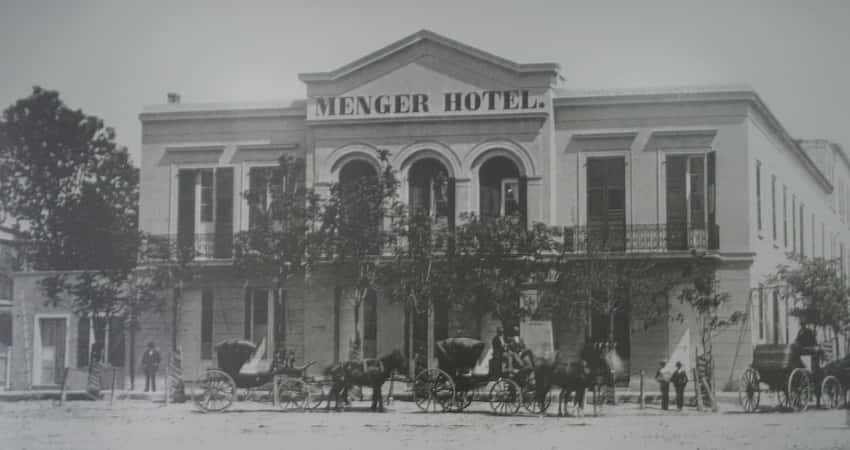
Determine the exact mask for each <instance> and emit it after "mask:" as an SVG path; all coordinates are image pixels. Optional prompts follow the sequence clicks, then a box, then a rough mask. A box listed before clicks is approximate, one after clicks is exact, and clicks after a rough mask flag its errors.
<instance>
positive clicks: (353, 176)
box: [339, 159, 378, 185]
mask: <svg viewBox="0 0 850 450" xmlns="http://www.w3.org/2000/svg"><path fill="white" fill-rule="evenodd" d="M377 176H378V171H377V170H375V167H374V166H372V165H371V164H369V163H368V162H366V161H363V160H360V159H355V160H353V161H349V162H347V163H345V165H344V166H342V169H340V170H339V182H340V184H343V185H346V184H350V183H353V182H355V181H357V180H359V179H360V178H365V177H377Z"/></svg>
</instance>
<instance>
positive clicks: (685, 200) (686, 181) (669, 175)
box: [665, 153, 716, 250]
mask: <svg viewBox="0 0 850 450" xmlns="http://www.w3.org/2000/svg"><path fill="white" fill-rule="evenodd" d="M710 155H713V153H712V154H710ZM709 162H711V160H710V161H709ZM665 166H666V179H667V181H666V188H667V193H666V194H667V248H668V249H670V250H686V249H688V248H690V247H692V244H695V243H693V242H691V241H690V239H689V237H691V236H692V235H693V237H694V238H695V239H697V236H698V235H700V237H699V238H698V240H699V242H703V239H704V237H705V233H706V229H707V228H708V224H709V223H711V224H713V220H714V210H713V209H712V206H713V200H714V198H713V195H711V197H710V198H709V200H710V201H709V202H708V206H709V207H708V208H707V207H706V206H707V205H706V192H707V191H708V192H712V190H711V189H712V188H713V185H710V186H707V185H708V184H709V181H710V179H711V178H712V177H713V176H712V174H711V173H710V172H707V166H711V169H710V170H713V164H706V157H705V155H698V156H692V155H668V156H667V159H666V163H665ZM710 240H712V244H716V242H713V241H714V240H715V239H714V238H711V239H710Z"/></svg>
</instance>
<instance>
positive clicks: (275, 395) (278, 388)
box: [272, 375, 280, 408]
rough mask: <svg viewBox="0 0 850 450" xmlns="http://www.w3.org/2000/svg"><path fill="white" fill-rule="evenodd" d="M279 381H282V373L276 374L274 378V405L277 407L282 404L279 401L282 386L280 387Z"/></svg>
mask: <svg viewBox="0 0 850 450" xmlns="http://www.w3.org/2000/svg"><path fill="white" fill-rule="evenodd" d="M278 383H280V375H275V376H274V379H273V380H272V405H274V407H275V408H277V407H278V406H279V405H280V404H279V402H278V399H277V396H278V395H279V393H280V387H278Z"/></svg>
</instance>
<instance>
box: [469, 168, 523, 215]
mask: <svg viewBox="0 0 850 450" xmlns="http://www.w3.org/2000/svg"><path fill="white" fill-rule="evenodd" d="M478 180H479V185H480V204H479V214H480V215H481V217H501V216H509V215H512V214H519V215H521V216H522V217H525V214H526V211H525V205H526V198H525V196H526V193H525V178H524V177H522V176H520V171H519V169H518V168H517V166H516V164H515V163H514V162H513V161H511V160H510V159H508V158H506V157H504V156H496V157H494V158H490V159H488V160H487V161H486V162H484V164H482V165H481V169H480V170H479V174H478Z"/></svg>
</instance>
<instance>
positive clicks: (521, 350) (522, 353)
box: [508, 325, 531, 370]
mask: <svg viewBox="0 0 850 450" xmlns="http://www.w3.org/2000/svg"><path fill="white" fill-rule="evenodd" d="M513 332H514V334H513V336H511V340H510V343H509V344H508V347H509V350H510V359H509V364H510V365H511V367H510V369H511V370H513V369H514V368H517V369H519V368H521V367H525V366H526V360H525V358H526V356H529V355H530V354H531V351H530V350H528V349H527V348H526V347H525V342H524V341H523V340H522V338H521V337H520V335H519V325H514V328H513Z"/></svg>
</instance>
